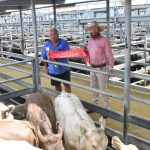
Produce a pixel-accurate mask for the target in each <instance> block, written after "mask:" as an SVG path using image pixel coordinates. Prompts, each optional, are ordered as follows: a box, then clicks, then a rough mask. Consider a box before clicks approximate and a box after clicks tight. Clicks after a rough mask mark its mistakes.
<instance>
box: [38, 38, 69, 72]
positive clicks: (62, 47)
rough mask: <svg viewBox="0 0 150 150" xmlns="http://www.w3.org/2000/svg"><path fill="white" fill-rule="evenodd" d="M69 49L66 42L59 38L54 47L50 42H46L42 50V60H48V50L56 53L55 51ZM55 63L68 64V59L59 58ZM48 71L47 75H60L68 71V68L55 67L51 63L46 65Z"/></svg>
mask: <svg viewBox="0 0 150 150" xmlns="http://www.w3.org/2000/svg"><path fill="white" fill-rule="evenodd" d="M69 49H70V47H69V44H68V42H67V41H65V40H63V39H61V38H59V41H58V44H57V45H56V46H55V47H54V46H53V45H52V42H51V41H50V40H48V41H47V42H46V44H45V45H44V47H43V49H42V53H41V57H42V58H43V59H48V51H49V50H52V51H54V52H57V51H63V50H69ZM57 62H62V63H65V64H68V63H69V59H68V58H60V59H57ZM48 70H49V73H51V74H62V73H64V72H66V71H68V70H70V68H69V67H65V66H60V65H55V64H52V63H48Z"/></svg>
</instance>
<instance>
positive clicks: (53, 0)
mask: <svg viewBox="0 0 150 150" xmlns="http://www.w3.org/2000/svg"><path fill="white" fill-rule="evenodd" d="M52 3H53V15H54V26H55V27H56V24H57V23H56V3H55V0H52Z"/></svg>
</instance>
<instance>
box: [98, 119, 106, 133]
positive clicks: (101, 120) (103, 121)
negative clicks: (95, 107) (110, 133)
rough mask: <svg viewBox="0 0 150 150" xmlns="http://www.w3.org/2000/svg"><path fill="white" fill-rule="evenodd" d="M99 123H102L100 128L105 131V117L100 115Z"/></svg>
mask: <svg viewBox="0 0 150 150" xmlns="http://www.w3.org/2000/svg"><path fill="white" fill-rule="evenodd" d="M99 125H100V128H101V129H102V130H103V131H105V126H106V120H105V119H104V118H103V117H100V118H99Z"/></svg>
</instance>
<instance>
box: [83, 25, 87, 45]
mask: <svg viewBox="0 0 150 150" xmlns="http://www.w3.org/2000/svg"><path fill="white" fill-rule="evenodd" d="M82 28H83V44H84V46H85V45H86V44H87V42H86V29H85V24H84V23H83V24H82Z"/></svg>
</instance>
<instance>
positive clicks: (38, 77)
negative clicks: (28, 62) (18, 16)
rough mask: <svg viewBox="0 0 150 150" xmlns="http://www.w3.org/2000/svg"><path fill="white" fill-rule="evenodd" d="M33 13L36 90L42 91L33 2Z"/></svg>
mask: <svg viewBox="0 0 150 150" xmlns="http://www.w3.org/2000/svg"><path fill="white" fill-rule="evenodd" d="M31 11H32V22H33V35H34V53H35V64H36V69H35V76H36V87H35V88H36V90H37V91H40V84H41V82H40V74H39V61H38V39H37V29H36V13H35V3H34V0H31Z"/></svg>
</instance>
